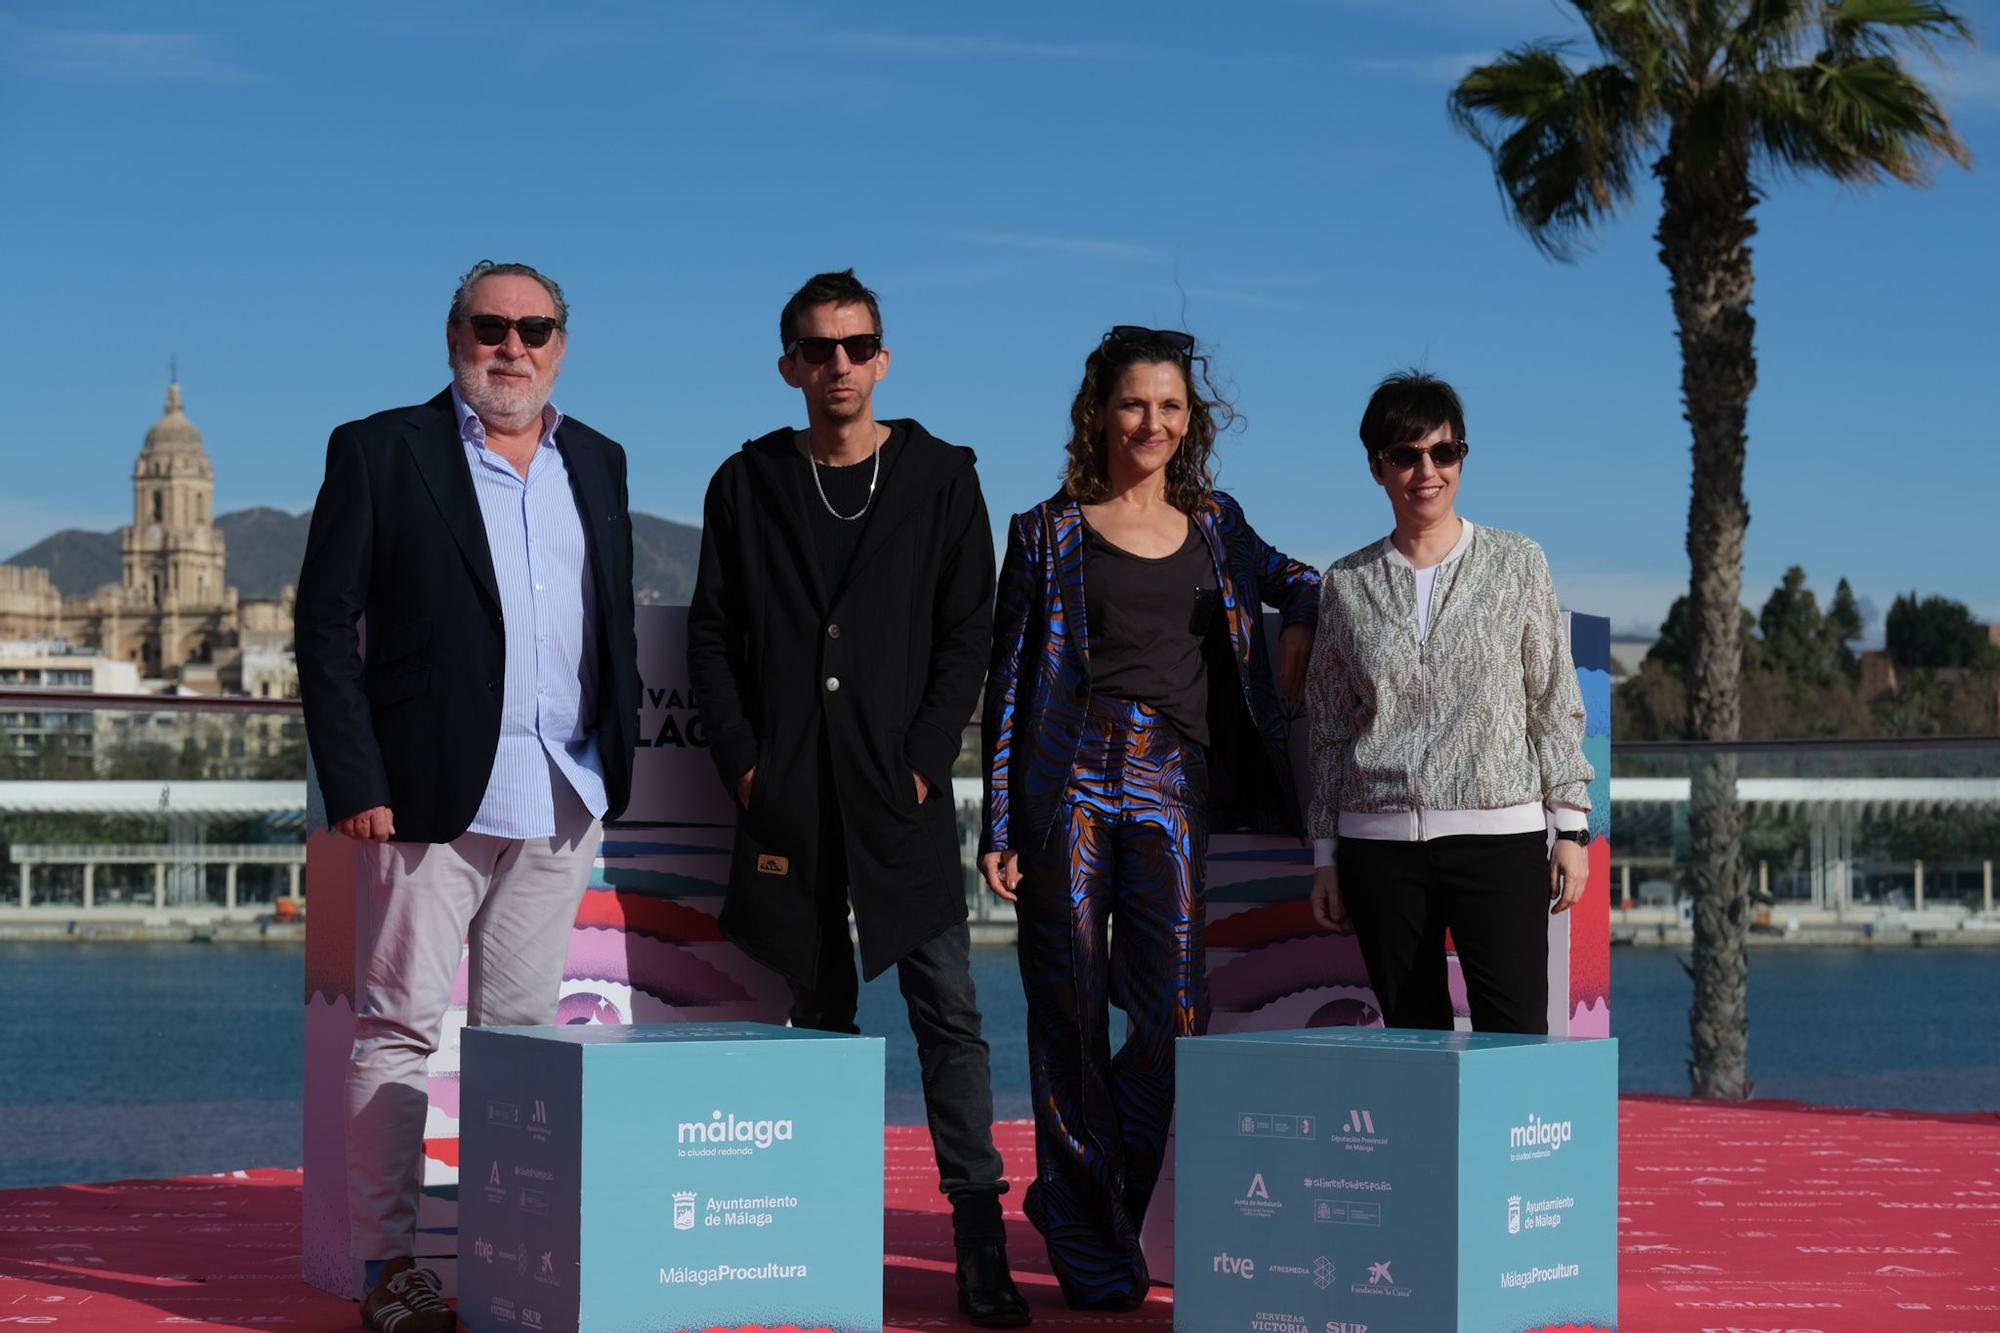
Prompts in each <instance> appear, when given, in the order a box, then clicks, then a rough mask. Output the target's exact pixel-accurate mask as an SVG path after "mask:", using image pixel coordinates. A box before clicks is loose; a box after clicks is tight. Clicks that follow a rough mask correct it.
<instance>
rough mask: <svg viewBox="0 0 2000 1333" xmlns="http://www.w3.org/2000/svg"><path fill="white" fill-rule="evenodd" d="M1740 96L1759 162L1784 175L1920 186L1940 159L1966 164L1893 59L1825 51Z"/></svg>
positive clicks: (1926, 96) (1926, 92) (1930, 100)
mask: <svg viewBox="0 0 2000 1333" xmlns="http://www.w3.org/2000/svg"><path fill="white" fill-rule="evenodd" d="M1745 91H1746V98H1745V107H1744V109H1745V112H1746V114H1747V115H1748V117H1749V123H1750V124H1751V125H1752V126H1753V127H1754V130H1755V132H1756V134H1757V138H1758V142H1759V146H1760V147H1761V148H1762V150H1763V154H1764V156H1765V158H1766V160H1767V161H1769V162H1770V163H1771V164H1772V165H1774V166H1776V167H1779V168H1781V169H1783V170H1786V171H1790V172H1794V173H1806V172H1810V171H1824V172H1826V173H1827V174H1828V175H1830V176H1832V177H1834V178H1835V179H1837V180H1842V181H1848V182H1852V183H1856V184H1872V183H1874V182H1877V181H1880V180H1881V179H1882V178H1883V177H1885V176H1888V177H1893V178H1894V179H1896V180H1899V181H1904V182H1906V183H1909V184H1922V183H1924V182H1926V181H1928V180H1929V179H1930V173H1931V169H1932V168H1933V167H1934V166H1935V165H1936V164H1937V163H1938V161H1939V160H1940V159H1947V160H1950V161H1953V162H1956V163H1958V164H1959V165H1961V166H1964V165H1967V164H1969V162H1970V161H1971V158H1970V155H1969V154H1968V153H1967V152H1966V149H1965V145H1964V144H1963V143H1961V142H1960V141H1959V139H1958V136H1957V135H1956V134H1955V133H1954V132H1953V131H1952V128H1951V122H1950V119H1949V118H1948V117H1947V116H1946V115H1945V112H1944V108H1943V107H1942V106H1940V105H1939V104H1938V101H1937V99H1936V98H1935V97H1933V96H1932V95H1931V91H1930V89H1929V88H1927V87H1925V86H1924V84H1923V82H1922V81H1921V80H1920V79H1917V78H1916V77H1914V76H1913V75H1912V74H1911V73H1910V72H1909V71H1908V70H1907V69H1905V68H1904V67H1903V65H1902V64H1901V63H1900V62H1899V61H1897V60H1896V59H1895V58H1894V57H1893V56H1888V55H1866V56H1851V55H1837V54H1835V53H1833V52H1830V51H1829V52H1825V53H1822V54H1821V56H1820V58H1819V59H1817V60H1815V61H1813V63H1811V64H1809V65H1797V66H1791V67H1788V68H1785V69H1780V70H1773V71H1771V72H1769V73H1768V74H1766V75H1765V76H1763V77H1761V78H1759V79H1756V80H1754V81H1752V82H1751V83H1749V84H1748V85H1747V86H1746V89H1745Z"/></svg>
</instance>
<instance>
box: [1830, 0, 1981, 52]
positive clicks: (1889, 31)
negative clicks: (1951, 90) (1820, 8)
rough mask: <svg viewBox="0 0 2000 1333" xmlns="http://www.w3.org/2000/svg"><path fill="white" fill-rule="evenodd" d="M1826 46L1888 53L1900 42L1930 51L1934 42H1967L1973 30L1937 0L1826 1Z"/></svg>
mask: <svg viewBox="0 0 2000 1333" xmlns="http://www.w3.org/2000/svg"><path fill="white" fill-rule="evenodd" d="M1822 2H1823V4H1824V6H1825V9H1824V17H1823V18H1822V20H1821V24H1822V28H1823V30H1824V32H1825V42H1826V49H1827V50H1828V51H1830V52H1833V53H1834V54H1836V55H1839V56H1845V57H1854V56H1870V55H1873V56H1886V55H1890V54H1892V53H1894V51H1895V49H1896V44H1897V43H1898V42H1908V43H1910V44H1912V45H1915V46H1917V47H1919V48H1921V49H1924V50H1929V49H1930V48H1931V46H1932V44H1933V43H1935V42H1936V41H1938V40H1940V39H1943V40H1946V41H1966V40H1970V38H1971V36H1972V29H1971V27H1970V26H1969V25H1967V23H1966V21H1965V20H1964V19H1963V18H1960V17H1959V16H1958V14H1957V13H1955V12H1954V11H1953V10H1952V8H1951V7H1950V6H1949V5H1944V4H1938V3H1936V2H1935V0H1822Z"/></svg>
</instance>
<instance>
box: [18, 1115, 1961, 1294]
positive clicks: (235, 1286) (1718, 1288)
mask: <svg viewBox="0 0 2000 1333" xmlns="http://www.w3.org/2000/svg"><path fill="white" fill-rule="evenodd" d="M1621 1126H1622V1146H1621V1168H1620V1182H1619V1183H1620V1190H1621V1207H1620V1212H1621V1215H1622V1223H1621V1236H1620V1240H1621V1244H1620V1251H1621V1255H1620V1279H1621V1299H1620V1327H1621V1328H1624V1329H1627V1330H1637V1331H1639V1333H1645V1331H1646V1330H1653V1329H1661V1330H1672V1331H1674V1333H1680V1331H1681V1330H1687V1331H1689V1333H1699V1331H1700V1330H1716V1331H1718V1333H1719V1331H1721V1330H1737V1329H1743V1330H1748V1329H1756V1330H1791V1331H1794V1333H1798V1331H1802V1330H1815V1329H1816V1330H1822V1331H1823V1333H1836V1331H1837V1330H1853V1331H1854V1333H1947V1331H1949V1333H1972V1331H1974V1330H1980V1331H1982V1333H2000V1115H1993V1114H1988V1115H1965V1116H1924V1115H1916V1114H1911V1113H1907V1112H1860V1111H1837V1110H1824V1109H1818V1108H1813V1107H1805V1106H1797V1105H1792V1104H1788V1103H1779V1102H1758V1103H1750V1104H1748V1105H1744V1106H1734V1107H1730V1106H1714V1105H1702V1104H1697V1103H1692V1102H1687V1101H1681V1100H1676V1099H1670V1098H1631V1099H1627V1100H1626V1101H1625V1102H1624V1103H1623V1104H1622V1110H1621ZM1001 1140H1002V1141H1001V1147H1002V1149H1003V1150H1004V1151H1005V1152H1006V1154H1007V1158H1008V1161H1009V1162H1010V1163H1011V1164H1012V1165H1013V1168H1014V1172H1015V1176H1016V1179H1015V1192H1014V1193H1013V1194H1012V1195H1010V1196H1009V1201H1010V1202H1013V1203H1018V1201H1019V1197H1020V1195H1019V1190H1020V1186H1021V1184H1022V1180H1021V1179H1020V1173H1021V1171H1022V1170H1023V1169H1024V1168H1025V1166H1026V1165H1027V1164H1028V1162H1029V1161H1030V1160H1031V1157H1032V1150H1031V1148H1030V1146H1029V1140H1028V1128H1027V1126H1026V1125H1023V1124H1010V1125H1006V1126H1003V1127H1002V1134H1001ZM888 1162H889V1181H888V1196H887V1197H888V1206H889V1214H888V1244H889V1254H890V1258H889V1271H888V1279H887V1298H888V1306H887V1313H888V1327H889V1328H891V1329H897V1330H919V1329H921V1330H949V1329H958V1328H962V1327H964V1325H962V1324H961V1323H960V1322H959V1321H958V1319H957V1318H956V1317H955V1316H954V1315H953V1313H952V1310H953V1305H952V1278H951V1248H950V1239H949V1234H948V1230H947V1223H946V1220H945V1217H944V1215H943V1214H944V1201H943V1200H942V1199H941V1198H940V1197H939V1196H938V1194H937V1190H936V1184H935V1182H936V1175H935V1168H934V1167H933V1166H932V1164H931V1161H930V1148H929V1143H928V1140H927V1139H926V1138H925V1136H924V1133H923V1131H922V1130H921V1129H920V1128H897V1129H892V1130H891V1131H890V1132H889V1156H888ZM298 1217H299V1191H298V1175H297V1173H296V1172H291V1171H251V1172H246V1173H242V1174H238V1175H234V1176H225V1177H201V1178H194V1179H185V1180H173V1181H151V1182H135V1183H126V1184H117V1185H72V1186H66V1187H60V1188H51V1189H37V1190H14V1191H8V1192H0V1333H11V1331H12V1329H14V1328H17V1327H18V1328H24V1329H49V1330H52V1333H105V1331H106V1330H121V1331H122V1330H130V1329H154V1328H159V1327H161V1326H165V1325H183V1326H185V1325H189V1324H206V1325H209V1326H211V1327H216V1328H235V1329H272V1330H281V1331H282V1333H320V1331H321V1330H328V1331H331V1330H343V1331H345V1330H350V1329H354V1328H358V1327H359V1324H358V1322H357V1320H356V1317H355V1307H354V1306H353V1305H352V1304H349V1303H347V1302H344V1301H339V1300H335V1299H334V1298H332V1297H330V1296H327V1295H324V1294H323V1293H321V1292H318V1291H315V1290H313V1289H312V1288H310V1287H307V1286H306V1285H305V1284H304V1283H302V1282H300V1281H299V1280H298V1278H297V1276H296V1274H297V1272H298V1268H299V1254H298ZM1011 1225H1012V1228H1013V1229H1012V1242H1011V1243H1012V1249H1013V1252H1014V1255H1015V1257H1016V1259H1017V1261H1018V1265H1019V1268H1020V1269H1021V1270H1022V1272H1021V1277H1022V1285H1023V1288H1024V1289H1025V1290H1026V1291H1027V1293H1028V1298H1029V1300H1030V1301H1032V1302H1034V1303H1035V1307H1036V1314H1037V1318H1036V1320H1035V1327H1036V1328H1040V1329H1056V1330H1063V1331H1064V1333H1073V1331H1074V1330H1083V1329H1095V1328H1123V1329H1132V1330H1141V1329H1143V1330H1166V1329H1169V1328H1170V1327H1171V1326H1172V1311H1171V1305H1170V1295H1169V1293H1168V1292H1166V1291H1165V1290H1164V1289H1162V1290H1157V1291H1156V1292H1155V1295H1154V1299H1153V1301H1152V1302H1151V1303H1149V1304H1148V1305H1147V1307H1146V1308H1145V1309H1144V1310H1142V1311H1139V1312H1136V1313H1133V1314H1128V1315H1117V1316H1095V1317H1092V1316H1085V1315H1078V1314H1072V1313H1071V1312H1069V1311H1067V1310H1065V1309H1064V1308H1063V1307H1062V1305H1061V1303H1060V1302H1059V1301H1058V1299H1057V1297H1056V1294H1055V1286H1054V1281H1053V1279H1052V1278H1050V1277H1049V1276H1048V1272H1047V1269H1046V1267H1045V1265H1044V1263H1043V1259H1042V1255H1041V1252H1040V1245H1039V1243H1038V1242H1037V1240H1036V1238H1035V1236H1034V1234H1033V1232H1032V1231H1031V1230H1030V1229H1029V1228H1028V1226H1027V1224H1026V1223H1025V1222H1023V1221H1022V1220H1021V1219H1020V1217H1019V1214H1018V1213H1014V1214H1012V1215H1011Z"/></svg>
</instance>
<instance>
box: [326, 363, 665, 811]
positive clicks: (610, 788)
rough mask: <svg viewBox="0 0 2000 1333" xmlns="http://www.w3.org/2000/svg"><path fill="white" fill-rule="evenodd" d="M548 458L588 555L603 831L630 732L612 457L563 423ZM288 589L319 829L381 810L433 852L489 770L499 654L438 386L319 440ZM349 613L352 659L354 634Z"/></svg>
mask: <svg viewBox="0 0 2000 1333" xmlns="http://www.w3.org/2000/svg"><path fill="white" fill-rule="evenodd" d="M555 445H556V448H558V449H560V450H561V451H562V456H563V465H564V466H565V467H566V468H567V469H568V471H569V481H570V489H571V490H572V491H573V492H574V493H575V495H576V512H577V517H579V518H580V519H582V520H583V531H584V537H585V540H586V541H587V542H588V543H589V546H590V568H591V578H592V586H593V591H594V592H595V594H596V597H597V671H598V682H597V717H596V719H595V721H594V725H595V727H596V731H597V748H598V754H599V755H600V756H601V757H602V759H603V761H604V790H605V794H606V797H607V798H608V799H609V801H610V807H611V808H610V809H609V810H607V811H606V812H605V816H604V817H605V818H606V819H607V820H609V819H614V818H616V817H617V816H618V814H619V813H620V812H621V811H623V810H624V808H625V804H626V801H627V799H628V798H629V796H630V794H631V790H632V750H633V744H634V741H635V738H636V737H637V734H638V730H639V649H638V640H637V638H636V637H635V635H634V631H633V619H632V617H633V611H632V519H631V514H630V512H629V510H628V507H627V501H626V492H625V451H624V450H623V449H622V448H620V447H619V446H618V445H617V444H616V443H615V442H613V441H611V440H609V439H606V438H605V437H604V436H602V435H600V434H598V433H597V432H596V431H594V430H592V429H591V428H590V427H588V426H586V425H584V424H583V423H582V422H581V421H578V420H577V419H576V418H575V417H565V418H563V423H562V425H561V426H560V427H559V428H558V429H557V430H556V438H555ZM298 588H299V593H298V605H297V610H296V613H295V630H296V636H297V640H298V661H299V695H300V698H301V699H302V700H303V701H304V706H305V723H306V742H307V744H308V745H310V746H311V747H312V757H313V767H314V771H315V773H316V774H317V775H318V778H319V784H320V790H321V791H322V792H323V793H325V796H326V815H327V818H328V819H329V820H331V821H338V820H341V819H345V818H346V817H347V816H349V815H352V814H356V813H358V812H360V811H362V810H367V809H371V808H373V807H374V806H378V805H386V806H389V807H391V808H392V809H393V810H394V811H395V816H396V840H397V841H398V842H450V841H451V840H452V839H453V838H456V837H457V836H458V835H459V834H461V833H463V832H465V830H466V826H467V825H469V824H470V823H471V822H472V818H473V816H474V815H476V814H478V813H479V803H480V801H481V800H483V799H484V798H485V795H486V784H487V782H488V780H489V779H490V778H491V776H492V773H493V755H494V752H495V751H496V750H497V749H498V747H499V743H500V704H501V699H500V692H501V683H502V681H504V680H505V678H506V658H507V648H506V639H507V631H506V626H504V625H503V624H502V623H501V617H500V591H499V584H498V582H497V581H496V580H495V577H494V573H493V553H492V550H491V548H490V547H489V546H488V545H487V542H486V520H485V519H484V518H483V517H482V516H481V515H480V512H479V497H478V493H477V492H476V491H474V489H473V484H472V470H471V468H470V467H469V466H468V465H467V464H466V461H465V445H464V443H463V442H462V441H461V440H460V439H459V434H458V418H457V416H456V415H455V414H454V413H453V411H452V406H451V391H450V390H448V389H447V390H446V391H444V392H443V393H440V394H439V395H438V396H437V397H435V398H433V399H431V400H430V401H429V402H427V403H422V404H419V405H418V406H415V407H399V408H395V409H393V410H392V411H388V412H378V413H377V414H375V415H374V416H372V417H368V418H366V419H365V420H362V421H350V422H348V423H347V424H346V425H344V426H340V427H337V428H335V430H334V432H333V437H332V438H331V439H330V440H328V442H327V446H326V480H325V481H324V482H323V483H321V485H320V490H319V499H318V501H317V502H316V503H315V504H314V505H313V514H312V527H311V531H310V533H309V534H308V536H307V537H306V553H305V563H304V564H303V566H302V567H301V568H300V570H299V583H298ZM363 616H365V617H367V628H368V653H367V656H366V658H363V656H362V654H361V643H360V636H359V635H358V634H357V633H356V630H355V622H356V620H357V619H359V618H361V617H363ZM532 630H533V627H532V626H525V625H523V626H517V627H516V632H517V633H521V634H527V633H531V632H532Z"/></svg>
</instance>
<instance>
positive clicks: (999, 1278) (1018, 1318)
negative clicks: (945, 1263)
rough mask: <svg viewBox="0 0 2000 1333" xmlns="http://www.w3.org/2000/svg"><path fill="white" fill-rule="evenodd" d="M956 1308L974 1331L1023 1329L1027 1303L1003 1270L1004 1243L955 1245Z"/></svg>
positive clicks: (1004, 1261)
mask: <svg viewBox="0 0 2000 1333" xmlns="http://www.w3.org/2000/svg"><path fill="white" fill-rule="evenodd" d="M958 1309H959V1313H961V1314H963V1315H964V1316H965V1317H966V1318H967V1319H970V1320H971V1321H972V1326H973V1327H974V1328H1025V1327H1027V1325H1028V1302H1027V1300H1026V1299H1025V1298H1024V1297H1023V1296H1022V1295H1021V1289H1020V1288H1019V1287H1016V1286H1015V1285H1014V1275H1013V1274H1012V1273H1010V1272H1008V1271H1007V1242H1006V1241H1004V1240H961V1241H959V1242H958Z"/></svg>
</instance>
